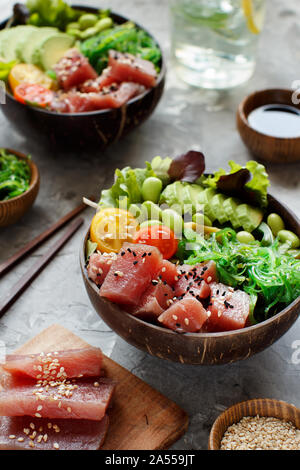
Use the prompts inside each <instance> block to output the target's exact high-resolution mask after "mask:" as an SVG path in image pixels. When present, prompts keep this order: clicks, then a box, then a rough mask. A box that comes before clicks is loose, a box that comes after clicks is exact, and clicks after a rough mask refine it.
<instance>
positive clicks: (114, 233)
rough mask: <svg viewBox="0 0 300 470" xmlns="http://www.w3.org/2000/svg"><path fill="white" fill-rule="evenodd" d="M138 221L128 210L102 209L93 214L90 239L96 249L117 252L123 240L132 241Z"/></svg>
mask: <svg viewBox="0 0 300 470" xmlns="http://www.w3.org/2000/svg"><path fill="white" fill-rule="evenodd" d="M137 228H138V222H137V221H136V219H135V218H134V217H133V215H132V214H131V213H130V212H127V211H126V210H123V209H115V208H107V209H102V210H100V211H99V212H97V213H96V215H95V216H94V218H93V220H92V223H91V228H90V238H91V241H92V242H94V243H97V247H98V250H100V251H101V252H105V253H111V252H113V253H118V252H119V251H120V249H121V248H122V245H123V243H124V242H132V239H133V236H134V234H135V232H136V230H137Z"/></svg>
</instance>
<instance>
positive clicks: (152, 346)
mask: <svg viewBox="0 0 300 470" xmlns="http://www.w3.org/2000/svg"><path fill="white" fill-rule="evenodd" d="M268 200H269V210H270V212H276V213H277V214H280V216H281V217H282V218H283V220H284V221H285V224H286V227H288V228H289V229H290V230H292V231H294V232H295V233H297V235H298V236H300V222H299V220H298V219H297V217H296V216H295V215H294V214H293V213H292V212H291V211H290V210H289V209H288V208H287V207H285V206H284V205H282V204H281V203H280V202H279V201H277V199H275V198H274V197H272V196H271V195H268ZM88 237H89V230H88V231H87V233H86V234H85V237H84V239H83V241H82V245H81V248H80V265H81V272H82V277H83V281H84V285H85V288H86V291H87V293H88V296H89V298H90V300H91V302H92V304H93V306H94V308H95V310H96V312H97V313H98V315H99V316H100V317H101V318H102V319H103V321H104V322H105V323H106V324H107V325H108V326H109V327H110V328H111V329H112V330H114V331H115V332H116V333H117V334H118V335H119V336H121V337H122V338H123V339H124V340H125V341H127V342H128V343H130V344H132V345H133V346H135V347H136V348H138V349H141V350H142V351H146V352H148V353H149V354H151V355H153V356H156V357H159V358H161V359H167V360H169V361H173V362H181V363H182V364H194V365H219V364H227V363H232V362H235V361H240V360H243V359H248V358H249V357H250V356H252V355H253V354H256V353H258V352H261V351H263V350H264V349H266V348H267V347H269V346H271V345H272V344H273V343H274V342H275V341H277V340H278V339H279V338H280V337H281V336H282V335H284V334H285V333H286V331H288V329H289V328H290V327H291V326H292V325H293V324H294V323H295V321H296V320H297V319H298V317H299V313H300V296H299V297H298V298H297V299H296V300H294V302H292V303H291V304H290V305H288V306H287V307H286V308H285V309H284V310H282V311H281V312H279V313H277V314H276V315H274V316H273V317H271V318H269V319H267V320H265V321H263V322H261V323H258V324H257V325H253V326H249V327H246V328H243V329H240V330H235V331H224V332H218V333H187V334H178V333H176V332H175V331H172V330H169V329H167V328H163V327H161V326H158V325H154V324H151V323H148V322H146V321H143V320H141V319H139V318H137V317H135V316H133V315H131V314H130V313H127V312H125V311H124V310H123V309H122V308H121V307H120V306H118V305H117V304H114V303H112V302H110V301H109V300H106V299H105V298H103V297H100V295H99V289H98V287H97V286H96V284H95V283H94V282H93V281H91V280H90V279H89V277H88V275H87V269H86V267H85V248H86V242H87V239H88Z"/></svg>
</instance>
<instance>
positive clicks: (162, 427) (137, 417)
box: [16, 325, 188, 450]
mask: <svg viewBox="0 0 300 470" xmlns="http://www.w3.org/2000/svg"><path fill="white" fill-rule="evenodd" d="M86 346H88V344H87V343H86V342H85V341H83V340H82V339H81V338H79V337H78V336H76V335H75V334H74V333H72V332H71V331H69V330H67V329H66V328H64V327H62V326H60V325H52V326H50V327H49V328H47V329H46V330H43V331H42V332H41V333H39V334H38V335H37V336H35V337H34V338H33V339H31V340H30V341H28V342H27V343H25V344H24V345H23V346H21V347H20V348H18V349H17V351H16V353H19V354H31V353H40V352H42V351H44V352H49V351H55V350H63V349H75V348H82V347H86ZM99 346H100V347H101V345H99ZM162 367H163V364H162ZM104 370H105V375H106V376H107V377H110V378H112V379H113V380H115V381H116V382H117V387H116V390H115V393H114V399H113V404H112V408H111V409H110V410H109V411H108V415H109V418H110V425H109V431H108V435H107V437H106V440H105V443H104V446H103V447H102V449H105V450H158V449H167V448H169V447H170V446H171V445H172V444H173V443H174V442H176V441H177V440H178V439H179V438H180V437H181V436H182V435H183V434H184V433H185V431H186V430H187V427H188V416H187V414H186V413H185V411H183V410H182V409H181V408H179V406H177V405H176V403H174V402H173V401H171V400H169V399H168V398H166V397H165V396H163V395H162V394H161V393H159V392H158V391H156V390H154V389H153V388H152V387H150V386H149V385H148V384H146V383H145V382H143V381H142V380H140V379H139V378H138V377H136V376H135V375H133V374H132V373H131V372H129V371H128V370H126V369H124V367H121V366H120V365H119V364H117V363H116V362H114V361H112V360H111V359H110V358H108V357H106V356H105V357H104Z"/></svg>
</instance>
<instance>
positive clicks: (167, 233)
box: [133, 225, 178, 259]
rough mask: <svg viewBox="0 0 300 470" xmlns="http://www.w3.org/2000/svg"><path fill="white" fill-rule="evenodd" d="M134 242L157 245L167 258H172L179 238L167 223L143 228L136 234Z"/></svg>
mask: <svg viewBox="0 0 300 470" xmlns="http://www.w3.org/2000/svg"><path fill="white" fill-rule="evenodd" d="M133 242H134V243H142V244H145V245H151V246H156V248H158V249H159V251H160V252H161V254H162V255H163V257H164V258H165V259H169V258H172V256H173V255H174V254H175V253H176V251H177V248H178V240H177V239H176V237H175V235H174V232H173V231H172V230H171V229H169V227H166V226H165V225H151V226H149V227H144V228H142V229H141V230H139V231H138V232H137V233H136V234H135V236H134V238H133Z"/></svg>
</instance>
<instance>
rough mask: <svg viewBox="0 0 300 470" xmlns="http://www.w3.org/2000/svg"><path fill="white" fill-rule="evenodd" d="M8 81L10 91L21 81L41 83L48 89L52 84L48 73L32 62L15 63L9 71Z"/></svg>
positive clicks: (33, 83)
mask: <svg viewBox="0 0 300 470" xmlns="http://www.w3.org/2000/svg"><path fill="white" fill-rule="evenodd" d="M8 82H9V86H10V88H11V90H12V92H14V91H15V89H16V88H17V86H19V85H21V84H22V83H30V84H32V85H42V86H43V87H44V88H49V89H50V88H52V87H53V85H54V82H53V80H52V79H51V78H50V77H48V75H46V74H45V73H44V72H43V71H42V70H41V69H39V68H38V67H36V66H35V65H32V64H17V65H15V66H14V67H13V68H12V69H11V71H10V73H9V76H8Z"/></svg>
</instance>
